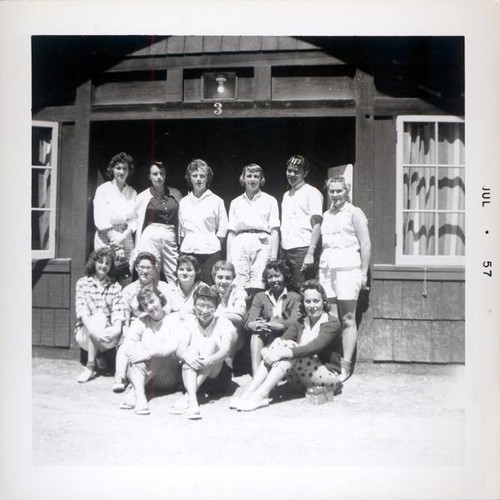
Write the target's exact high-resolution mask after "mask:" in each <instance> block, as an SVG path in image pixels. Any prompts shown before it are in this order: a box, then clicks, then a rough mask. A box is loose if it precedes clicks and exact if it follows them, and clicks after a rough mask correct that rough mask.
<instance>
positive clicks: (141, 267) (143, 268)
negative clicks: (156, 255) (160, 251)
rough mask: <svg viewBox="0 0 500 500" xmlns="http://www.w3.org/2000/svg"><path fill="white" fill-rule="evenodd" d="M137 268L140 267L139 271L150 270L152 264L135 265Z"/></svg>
mask: <svg viewBox="0 0 500 500" xmlns="http://www.w3.org/2000/svg"><path fill="white" fill-rule="evenodd" d="M137 269H140V270H141V271H151V269H153V266H137Z"/></svg>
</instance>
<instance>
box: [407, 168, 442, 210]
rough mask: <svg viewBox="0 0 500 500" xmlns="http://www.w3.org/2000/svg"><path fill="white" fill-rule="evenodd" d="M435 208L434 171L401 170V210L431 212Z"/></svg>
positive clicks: (429, 169)
mask: <svg viewBox="0 0 500 500" xmlns="http://www.w3.org/2000/svg"><path fill="white" fill-rule="evenodd" d="M435 206H436V169H435V168H434V167H432V168H428V167H420V168H418V167H416V168H409V167H405V168H404V169H403V210H431V209H433V208H435Z"/></svg>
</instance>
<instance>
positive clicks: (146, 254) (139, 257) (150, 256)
mask: <svg viewBox="0 0 500 500" xmlns="http://www.w3.org/2000/svg"><path fill="white" fill-rule="evenodd" d="M141 260H149V262H151V264H153V266H156V257H155V256H154V255H153V254H152V253H150V252H141V253H140V254H138V255H137V257H136V258H135V260H134V267H137V266H138V265H139V262H141Z"/></svg>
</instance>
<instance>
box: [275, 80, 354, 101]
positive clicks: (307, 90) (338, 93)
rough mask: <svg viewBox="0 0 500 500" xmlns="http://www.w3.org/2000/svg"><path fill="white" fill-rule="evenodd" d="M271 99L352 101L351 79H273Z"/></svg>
mask: <svg viewBox="0 0 500 500" xmlns="http://www.w3.org/2000/svg"><path fill="white" fill-rule="evenodd" d="M272 98H273V100H276V101H281V100H311V101H317V100H318V99H325V100H326V99H353V98H354V92H353V84H352V78H349V77H347V76H343V77H335V76H323V77H322V76H314V77H312V76H289V77H273V79H272Z"/></svg>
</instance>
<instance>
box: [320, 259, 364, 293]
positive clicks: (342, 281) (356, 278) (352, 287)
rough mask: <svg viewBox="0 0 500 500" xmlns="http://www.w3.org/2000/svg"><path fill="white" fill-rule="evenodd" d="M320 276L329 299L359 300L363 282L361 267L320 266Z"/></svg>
mask: <svg viewBox="0 0 500 500" xmlns="http://www.w3.org/2000/svg"><path fill="white" fill-rule="evenodd" d="M318 278H319V282H320V283H321V285H322V286H323V288H324V289H325V292H326V296H327V297H328V298H329V299H332V298H337V299H338V300H358V295H359V292H360V290H361V285H362V284H363V273H362V272H361V269H359V268H355V269H332V268H328V267H325V268H323V267H320V268H319V273H318Z"/></svg>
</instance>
